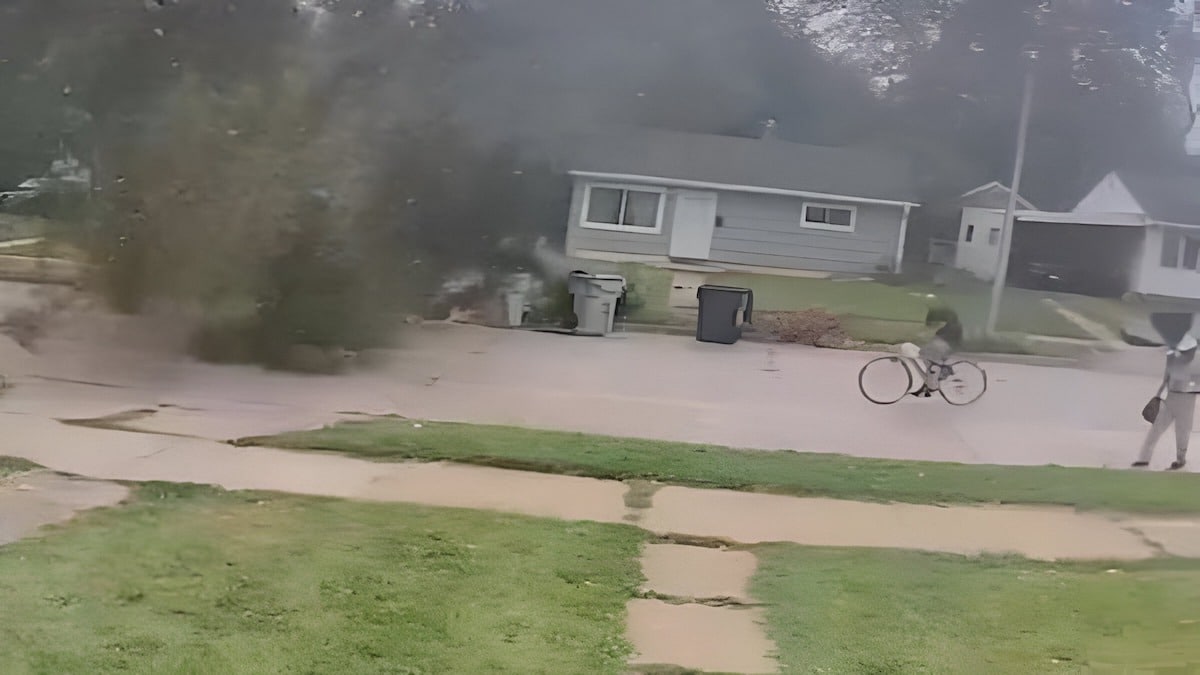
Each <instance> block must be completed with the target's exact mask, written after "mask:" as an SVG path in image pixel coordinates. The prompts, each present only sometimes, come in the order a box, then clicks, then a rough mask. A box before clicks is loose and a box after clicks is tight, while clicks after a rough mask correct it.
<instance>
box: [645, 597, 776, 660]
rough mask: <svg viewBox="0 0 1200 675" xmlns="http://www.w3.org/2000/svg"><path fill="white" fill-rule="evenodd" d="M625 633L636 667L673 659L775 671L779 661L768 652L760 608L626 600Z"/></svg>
mask: <svg viewBox="0 0 1200 675" xmlns="http://www.w3.org/2000/svg"><path fill="white" fill-rule="evenodd" d="M628 611H629V620H628V622H627V626H628V627H627V635H628V638H629V641H630V643H632V644H633V648H634V649H635V650H636V651H637V656H635V657H634V658H633V659H631V660H630V662H629V663H630V665H631V666H633V667H634V668H635V669H636V668H637V667H638V666H654V665H661V664H672V665H676V666H680V667H682V668H685V669H689V668H690V669H695V670H701V671H708V672H723V673H774V672H777V671H778V664H777V663H776V662H775V660H774V659H771V658H769V657H768V656H766V655H767V654H770V653H772V652H773V651H774V649H775V645H774V644H772V643H771V641H770V640H768V639H767V638H766V637H765V636H764V634H763V630H762V625H763V624H764V623H765V622H766V616H765V613H764V612H763V611H762V610H760V609H734V608H727V607H706V606H704V605H672V604H669V603H666V602H662V601H660V600H641V599H639V600H633V601H631V602H630V603H629V606H628Z"/></svg>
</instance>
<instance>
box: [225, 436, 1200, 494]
mask: <svg viewBox="0 0 1200 675" xmlns="http://www.w3.org/2000/svg"><path fill="white" fill-rule="evenodd" d="M240 443H242V444H246V445H265V446H271V447H278V448H292V449H300V450H321V451H333V452H343V453H347V454H351V455H356V456H360V457H364V458H368V459H375V460H382V461H401V460H406V459H418V460H426V461H433V460H450V461H458V462H468V463H473V464H486V465H492V466H504V467H511V468H518V469H526V470H531V471H542V472H546V473H565V474H572V475H580V476H591V477H596V478H614V479H619V480H625V479H631V478H638V479H646V480H658V481H663V482H667V483H675V484H680V485H695V486H702V487H716V488H728V489H734V490H758V491H766V492H774V493H779V494H790V495H812V496H825V497H836V498H841V499H859V500H882V501H898V502H911V503H918V504H924V503H943V502H944V503H972V502H1004V503H1022V504H1062V505H1071V506H1076V507H1078V508H1083V509H1106V510H1114V511H1123V512H1130V513H1200V476H1194V475H1191V474H1177V473H1176V474H1168V473H1157V472H1156V473H1142V472H1134V471H1113V470H1107V469H1074V468H1062V467H1046V466H1029V467H1024V466H990V465H971V464H951V463H943V462H913V461H897V460H883V459H863V458H857V457H846V456H844V455H829V454H815V453H796V452H789V451H777V452H763V451H750V450H734V449H730V448H724V447H717V446H708V445H693V444H688V443H674V442H668V441H651V440H640V439H627V438H613V437H608V436H592V435H587V434H577V433H568V432H558V431H540V430H534V429H522V428H516V427H498V426H485V425H472V424H451V423H439V422H427V423H423V424H422V426H421V427H420V428H416V427H414V426H413V423H412V422H411V421H405V420H401V419H395V420H380V421H372V422H356V423H346V424H339V425H336V426H333V427H328V428H325V429H321V430H318V431H305V432H296V433H290V434H283V435H280V436H272V437H269V438H257V439H253V438H252V439H244V440H243V441H241V442H240Z"/></svg>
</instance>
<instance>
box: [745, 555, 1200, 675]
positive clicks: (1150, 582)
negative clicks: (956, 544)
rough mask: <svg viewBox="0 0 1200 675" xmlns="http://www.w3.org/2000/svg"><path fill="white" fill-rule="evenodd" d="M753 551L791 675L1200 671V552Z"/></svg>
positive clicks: (760, 588) (756, 587) (772, 628)
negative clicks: (1126, 558)
mask: <svg viewBox="0 0 1200 675" xmlns="http://www.w3.org/2000/svg"><path fill="white" fill-rule="evenodd" d="M756 552H757V553H758V558H759V567H758V572H757V574H756V576H755V578H754V581H753V584H752V589H751V593H752V594H753V595H754V597H757V598H766V599H768V601H767V602H768V609H767V615H768V632H769V634H770V636H771V637H772V638H773V639H774V640H775V642H776V644H777V645H778V647H779V652H780V661H781V662H782V663H783V664H784V667H783V671H784V672H786V673H877V674H884V673H897V674H899V673H947V674H957V673H1012V674H1014V675H1018V674H1020V675H1023V674H1025V673H1079V672H1090V673H1114V674H1115V673H1135V672H1136V673H1195V672H1198V671H1200V562H1197V561H1184V560H1169V561H1156V562H1151V563H1139V564H1134V565H1125V564H1121V565H1116V564H1112V565H1086V564H1070V565H1064V564H1055V565H1050V564H1042V563H1034V562H1029V561H1025V560H1020V559H1015V558H981V559H969V558H961V557H955V556H945V555H933V554H923V553H915V552H904V551H889V550H840V549H816V548H802V547H799V546H791V545H777V546H774V545H773V546H766V547H760V548H758V549H757V551H756ZM1109 568H1119V570H1118V571H1117V572H1111V573H1110V572H1108V571H1107V570H1108V569H1109ZM1089 668H1090V669H1089Z"/></svg>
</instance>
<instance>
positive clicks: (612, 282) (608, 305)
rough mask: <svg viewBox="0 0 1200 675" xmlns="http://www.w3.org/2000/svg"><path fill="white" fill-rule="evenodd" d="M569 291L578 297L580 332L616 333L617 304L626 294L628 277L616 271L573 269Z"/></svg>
mask: <svg viewBox="0 0 1200 675" xmlns="http://www.w3.org/2000/svg"><path fill="white" fill-rule="evenodd" d="M567 290H568V291H570V293H571V295H572V296H574V308H575V316H576V317H577V318H578V319H579V324H578V325H577V326H576V327H575V333H576V334H578V335H607V334H609V333H611V332H612V329H613V320H614V319H615V318H616V315H617V303H618V302H620V300H621V298H622V297H624V295H625V277H622V276H618V275H616V274H588V273H587V272H571V274H570V276H568V277H567Z"/></svg>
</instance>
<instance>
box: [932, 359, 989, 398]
mask: <svg viewBox="0 0 1200 675" xmlns="http://www.w3.org/2000/svg"><path fill="white" fill-rule="evenodd" d="M944 367H945V368H946V369H948V370H949V371H950V375H949V376H948V377H947V378H946V379H944V380H942V382H941V386H940V389H941V392H942V398H944V399H946V403H949V404H950V405H968V404H971V403H974V402H975V401H978V400H979V397H980V396H983V392H985V391H987V373H986V372H985V371H984V370H983V368H980V367H979V366H977V365H975V364H974V363H971V362H970V361H957V362H955V363H949V364H946V366H944Z"/></svg>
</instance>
